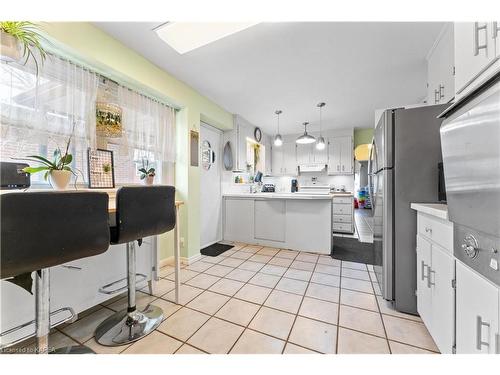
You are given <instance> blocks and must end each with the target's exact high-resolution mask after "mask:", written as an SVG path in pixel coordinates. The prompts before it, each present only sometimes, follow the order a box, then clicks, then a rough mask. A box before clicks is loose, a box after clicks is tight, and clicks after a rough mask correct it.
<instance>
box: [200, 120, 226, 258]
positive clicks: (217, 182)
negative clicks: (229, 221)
mask: <svg viewBox="0 0 500 375" xmlns="http://www.w3.org/2000/svg"><path fill="white" fill-rule="evenodd" d="M221 145H222V132H221V131H220V130H218V129H216V128H214V127H213V126H210V125H208V124H205V123H203V122H202V123H201V126H200V148H201V152H200V155H201V160H200V161H201V163H200V167H201V172H200V245H201V247H200V249H203V248H205V247H207V246H210V245H212V244H214V243H216V242H219V241H221V240H222V189H221V178H222V166H221V161H222V160H221V155H222V149H221Z"/></svg>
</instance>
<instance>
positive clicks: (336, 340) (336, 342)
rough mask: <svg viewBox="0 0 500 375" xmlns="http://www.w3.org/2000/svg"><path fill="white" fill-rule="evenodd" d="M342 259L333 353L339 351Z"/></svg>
mask: <svg viewBox="0 0 500 375" xmlns="http://www.w3.org/2000/svg"><path fill="white" fill-rule="evenodd" d="M342 263H343V261H340V266H341V267H340V282H339V307H338V310H337V337H336V338H335V353H336V354H338V353H339V333H340V332H339V331H340V328H339V327H340V306H341V300H342V270H343V269H344V267H342Z"/></svg>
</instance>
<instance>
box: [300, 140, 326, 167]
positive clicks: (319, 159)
mask: <svg viewBox="0 0 500 375" xmlns="http://www.w3.org/2000/svg"><path fill="white" fill-rule="evenodd" d="M326 142H328V141H327V140H326ZM327 163H328V148H327V147H325V148H324V149H323V150H318V149H316V143H312V144H309V145H297V164H298V165H303V164H325V165H326V164H327Z"/></svg>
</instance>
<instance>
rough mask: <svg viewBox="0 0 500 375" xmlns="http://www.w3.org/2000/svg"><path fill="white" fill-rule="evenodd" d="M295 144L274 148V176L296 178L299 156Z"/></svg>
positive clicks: (284, 144)
mask: <svg viewBox="0 0 500 375" xmlns="http://www.w3.org/2000/svg"><path fill="white" fill-rule="evenodd" d="M295 149H296V147H295V142H285V143H283V144H282V145H281V146H280V147H276V146H273V148H272V157H271V158H272V168H271V169H272V175H273V176H296V175H297V156H296V150H295Z"/></svg>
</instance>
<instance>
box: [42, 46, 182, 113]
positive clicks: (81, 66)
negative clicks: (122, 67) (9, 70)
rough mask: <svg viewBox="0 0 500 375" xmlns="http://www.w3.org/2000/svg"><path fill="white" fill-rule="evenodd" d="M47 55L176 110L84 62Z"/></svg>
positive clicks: (51, 54)
mask: <svg viewBox="0 0 500 375" xmlns="http://www.w3.org/2000/svg"><path fill="white" fill-rule="evenodd" d="M47 55H48V56H51V57H55V58H57V59H60V60H63V61H66V62H68V63H70V64H73V65H75V66H78V67H80V68H82V69H83V70H87V71H88V72H91V73H94V74H95V75H97V77H98V78H99V81H101V80H103V81H104V82H103V83H106V81H110V82H112V83H114V84H116V85H118V86H121V87H123V88H125V89H127V90H128V91H131V92H134V93H136V94H137V95H140V96H143V97H145V98H147V99H149V100H151V101H153V102H156V103H158V104H161V105H164V106H166V107H169V108H172V109H174V110H176V111H177V110H178V109H177V108H175V107H172V106H171V105H169V104H167V103H165V102H163V101H161V100H159V99H157V98H155V97H152V96H150V95H146V94H144V93H142V92H139V91H138V90H134V89H132V88H131V87H129V86H126V85H124V84H122V83H120V82H117V81H115V80H113V79H111V78H109V77H106V76H105V75H103V74H101V73H99V72H96V71H95V70H94V69H92V68H90V67H88V66H85V65H84V64H80V63H77V62H75V61H73V60H71V59H69V58H66V57H63V56H60V55H57V54H55V53H53V52H47Z"/></svg>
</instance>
